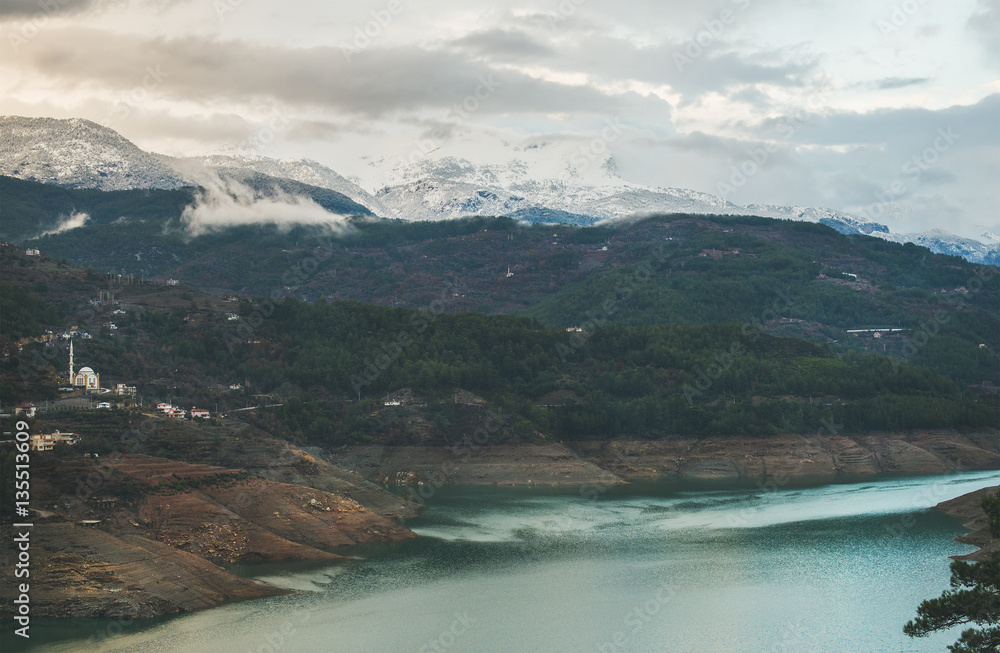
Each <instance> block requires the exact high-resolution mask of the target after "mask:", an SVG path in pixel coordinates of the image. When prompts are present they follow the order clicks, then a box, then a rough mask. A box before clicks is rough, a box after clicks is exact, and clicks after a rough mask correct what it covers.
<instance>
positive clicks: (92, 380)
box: [69, 340, 101, 390]
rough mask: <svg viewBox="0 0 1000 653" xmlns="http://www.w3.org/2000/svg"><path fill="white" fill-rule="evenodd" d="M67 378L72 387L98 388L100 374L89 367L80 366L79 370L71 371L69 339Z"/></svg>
mask: <svg viewBox="0 0 1000 653" xmlns="http://www.w3.org/2000/svg"><path fill="white" fill-rule="evenodd" d="M69 380H70V382H71V383H72V384H73V387H76V388H83V389H84V390H100V389H101V375H100V374H98V373H97V372H95V371H94V370H93V369H91V368H89V367H81V368H80V371H79V372H75V373H74V372H73V341H72V340H70V341H69Z"/></svg>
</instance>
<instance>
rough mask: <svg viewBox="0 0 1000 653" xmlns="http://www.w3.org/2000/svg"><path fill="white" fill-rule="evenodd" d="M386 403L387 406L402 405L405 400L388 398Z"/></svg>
mask: <svg viewBox="0 0 1000 653" xmlns="http://www.w3.org/2000/svg"><path fill="white" fill-rule="evenodd" d="M385 405H386V406H402V405H403V402H402V401H400V400H399V399H388V400H386V402H385Z"/></svg>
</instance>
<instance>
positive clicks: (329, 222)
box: [181, 173, 347, 236]
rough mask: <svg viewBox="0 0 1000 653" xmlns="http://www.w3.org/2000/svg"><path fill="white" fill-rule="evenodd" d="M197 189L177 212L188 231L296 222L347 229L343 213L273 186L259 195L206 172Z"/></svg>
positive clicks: (285, 225)
mask: <svg viewBox="0 0 1000 653" xmlns="http://www.w3.org/2000/svg"><path fill="white" fill-rule="evenodd" d="M199 186H200V187H201V189H202V190H201V191H199V192H198V194H197V195H196V196H195V201H194V203H193V204H191V205H189V206H187V207H185V208H184V211H183V213H182V214H181V222H182V223H183V225H184V227H185V229H186V230H187V232H188V234H189V235H191V236H200V235H202V234H205V233H209V232H212V231H217V230H219V229H224V228H226V227H234V226H241V225H254V224H272V225H275V226H277V227H279V228H280V229H290V228H292V227H293V226H297V225H313V226H321V227H325V228H327V229H330V230H332V231H338V232H339V231H343V230H344V229H346V228H347V223H346V216H342V215H338V214H336V213H331V212H330V211H327V210H326V209H324V208H323V207H321V206H320V205H319V204H317V203H316V202H314V201H313V200H312V199H311V198H308V197H302V196H293V195H288V194H287V193H283V192H281V191H280V190H279V189H275V190H274V191H273V192H271V193H270V194H269V195H268V196H262V195H261V194H260V193H258V192H256V191H254V190H253V189H252V188H250V187H249V186H246V185H244V184H241V183H239V182H236V181H232V180H223V179H221V178H219V177H218V176H215V175H211V174H208V173H206V174H205V175H204V176H203V178H201V179H199Z"/></svg>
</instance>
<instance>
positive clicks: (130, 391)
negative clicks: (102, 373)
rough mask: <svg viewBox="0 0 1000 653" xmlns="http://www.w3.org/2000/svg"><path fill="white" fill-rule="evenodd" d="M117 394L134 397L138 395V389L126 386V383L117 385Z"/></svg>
mask: <svg viewBox="0 0 1000 653" xmlns="http://www.w3.org/2000/svg"><path fill="white" fill-rule="evenodd" d="M115 394H118V395H121V396H123V397H134V396H135V394H136V389H135V386H134V385H125V384H124V383H116V384H115Z"/></svg>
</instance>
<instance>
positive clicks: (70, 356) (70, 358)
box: [69, 337, 73, 385]
mask: <svg viewBox="0 0 1000 653" xmlns="http://www.w3.org/2000/svg"><path fill="white" fill-rule="evenodd" d="M69 382H70V385H72V384H73V338H72V337H71V338H70V339H69Z"/></svg>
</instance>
